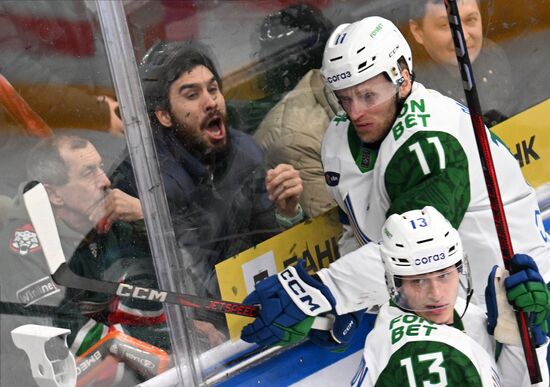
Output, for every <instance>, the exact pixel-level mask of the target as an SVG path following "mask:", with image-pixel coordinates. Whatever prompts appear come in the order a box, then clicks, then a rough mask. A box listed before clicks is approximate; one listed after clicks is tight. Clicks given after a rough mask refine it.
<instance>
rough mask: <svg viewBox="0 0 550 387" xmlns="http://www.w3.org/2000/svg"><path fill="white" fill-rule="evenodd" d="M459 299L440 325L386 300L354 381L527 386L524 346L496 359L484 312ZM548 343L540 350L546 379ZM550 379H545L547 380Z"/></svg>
mask: <svg viewBox="0 0 550 387" xmlns="http://www.w3.org/2000/svg"><path fill="white" fill-rule="evenodd" d="M464 306H465V301H464V300H463V299H461V298H459V299H457V304H456V308H455V323H454V324H453V325H452V326H450V325H439V324H435V323H432V322H430V321H428V320H425V319H423V318H422V317H419V316H417V315H415V314H413V313H407V312H404V311H403V310H401V309H399V308H397V307H396V306H393V305H392V304H390V303H386V304H384V306H382V308H381V310H380V312H379V313H378V317H377V319H376V324H375V326H374V329H373V330H372V332H371V333H370V334H369V335H368V336H367V339H366V342H365V349H364V352H363V358H362V360H361V363H360V365H359V368H358V370H357V373H356V374H355V376H354V377H353V379H352V381H351V384H352V385H353V386H356V387H359V386H362V387H367V386H392V387H393V386H402V387H416V386H427V385H429V386H470V387H475V386H491V387H500V386H506V387H512V386H513V387H519V386H529V385H531V384H530V383H529V375H528V372H527V367H526V365H525V360H524V358H522V356H523V354H522V349H521V347H513V346H508V345H505V346H503V349H502V352H501V353H500V355H499V357H498V361H496V362H495V342H494V339H493V337H492V336H489V334H488V333H487V330H486V329H485V326H486V319H485V315H484V313H483V312H482V311H481V309H480V308H478V307H476V306H475V305H471V304H470V305H469V307H468V309H467V311H466V313H465V314H464V316H463V317H462V319H461V318H460V317H459V314H458V313H457V312H461V311H463V310H464ZM546 349H547V345H543V346H541V347H539V348H538V349H537V354H538V358H539V359H540V361H539V363H540V366H541V367H542V368H541V371H542V375H543V377H544V378H547V375H548V372H547V365H546V362H545V359H546ZM547 382H548V381H547V379H544V380H543V384H541V385H548V384H547Z"/></svg>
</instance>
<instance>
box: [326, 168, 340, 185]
mask: <svg viewBox="0 0 550 387" xmlns="http://www.w3.org/2000/svg"><path fill="white" fill-rule="evenodd" d="M325 182H326V183H327V185H328V186H329V187H336V186H337V185H338V183H339V182H340V174H339V173H338V172H330V171H329V172H325Z"/></svg>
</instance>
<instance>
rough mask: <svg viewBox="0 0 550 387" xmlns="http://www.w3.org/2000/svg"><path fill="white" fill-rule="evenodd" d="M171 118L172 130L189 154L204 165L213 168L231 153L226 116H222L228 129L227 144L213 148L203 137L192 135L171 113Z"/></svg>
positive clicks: (227, 129) (227, 131)
mask: <svg viewBox="0 0 550 387" xmlns="http://www.w3.org/2000/svg"><path fill="white" fill-rule="evenodd" d="M170 117H171V118H172V122H173V123H174V125H173V126H172V129H173V130H174V132H175V134H176V137H177V138H178V140H179V141H180V143H181V144H182V145H183V147H184V148H185V149H186V150H187V151H188V152H189V153H191V154H192V155H193V156H194V157H196V158H197V159H199V160H200V161H202V162H203V163H205V164H208V165H211V166H213V165H214V164H215V163H216V161H217V160H223V159H224V158H225V157H226V155H227V154H228V153H229V148H230V143H231V141H230V138H231V134H230V131H229V128H228V127H227V119H226V116H224V115H222V116H221V119H222V120H223V122H224V125H225V128H226V133H225V143H222V142H219V143H216V144H214V145H213V146H210V145H208V144H207V143H206V142H205V141H204V140H203V139H202V137H200V136H196V135H193V134H190V133H189V131H188V130H187V128H186V126H185V125H183V124H182V123H181V122H179V121H178V119H177V118H176V117H175V116H174V115H173V114H172V113H170Z"/></svg>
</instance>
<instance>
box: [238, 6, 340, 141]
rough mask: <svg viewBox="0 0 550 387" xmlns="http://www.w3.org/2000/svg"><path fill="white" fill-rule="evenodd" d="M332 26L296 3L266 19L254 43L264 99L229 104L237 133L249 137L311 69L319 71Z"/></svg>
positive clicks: (311, 9) (316, 11)
mask: <svg viewBox="0 0 550 387" xmlns="http://www.w3.org/2000/svg"><path fill="white" fill-rule="evenodd" d="M331 30H332V23H331V22H330V20H328V19H327V18H326V17H325V16H324V15H323V13H322V12H321V11H320V10H319V9H318V8H316V7H315V6H313V5H310V4H307V3H298V4H294V5H290V6H288V7H286V8H284V9H281V10H279V11H277V12H274V13H271V14H269V15H267V16H266V17H265V18H264V19H263V20H262V22H261V23H260V24H259V26H258V29H257V32H256V33H257V35H254V37H253V39H255V40H259V43H260V51H259V57H260V63H261V71H262V73H261V74H260V75H259V76H258V83H259V89H260V90H261V92H262V93H263V95H264V97H263V98H261V99H257V100H254V101H252V102H251V101H243V103H239V102H238V101H235V100H233V101H231V102H230V104H231V106H232V107H235V108H236V110H237V111H238V116H239V120H240V123H239V125H240V126H239V129H241V130H243V131H245V132H247V133H250V132H253V131H255V130H256V129H257V128H258V125H259V123H260V122H261V120H262V119H263V118H264V117H265V115H266V114H267V112H268V111H269V110H270V109H271V108H272V107H273V106H274V105H275V104H276V103H277V102H278V101H279V100H280V99H281V98H282V97H283V96H284V95H285V93H287V92H288V91H290V90H292V89H293V88H294V87H295V86H296V84H297V83H298V81H299V80H300V79H302V77H303V76H304V75H305V74H306V73H307V72H308V71H309V70H311V69H318V68H320V67H321V61H322V58H323V50H324V48H325V41H326V39H327V38H328V36H329V35H330V32H331Z"/></svg>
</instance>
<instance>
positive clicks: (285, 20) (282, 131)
mask: <svg viewBox="0 0 550 387" xmlns="http://www.w3.org/2000/svg"><path fill="white" fill-rule="evenodd" d="M291 16H293V17H291ZM297 26H299V29H297ZM331 30H332V24H331V23H330V21H329V20H328V19H326V18H325V17H324V15H323V14H322V13H321V11H320V10H318V9H316V8H314V7H313V6H311V5H306V4H299V5H296V6H292V7H289V8H287V9H285V10H282V11H279V12H278V13H276V14H274V15H271V16H268V17H267V18H266V19H265V21H264V23H263V25H262V34H261V35H260V42H261V43H262V47H264V51H265V53H266V54H265V58H270V59H271V58H279V61H278V62H280V64H279V65H277V66H276V67H275V68H273V69H271V70H268V71H266V73H265V76H264V78H265V87H266V91H267V94H269V93H272V92H275V94H274V95H275V96H280V95H283V93H285V92H286V91H288V90H290V87H294V85H295V84H296V82H297V81H298V80H299V79H300V78H301V77H302V76H303V78H302V79H301V80H300V82H299V83H298V84H297V85H296V87H295V88H294V90H292V91H291V92H289V93H288V94H287V95H286V96H285V97H284V98H283V99H282V100H281V101H280V102H279V103H277V105H276V106H275V107H273V109H271V111H269V113H268V114H267V115H266V116H265V118H264V119H263V120H262V122H261V124H260V126H259V128H258V130H257V131H256V132H255V133H254V138H255V139H256V141H258V144H259V145H260V147H261V148H262V149H263V150H264V152H265V153H266V163H267V166H268V167H272V166H274V165H277V164H279V163H289V164H291V165H293V166H294V168H296V169H297V170H298V171H300V176H301V177H302V179H303V181H304V192H303V193H302V196H301V199H300V204H301V205H302V207H303V208H304V211H305V212H306V214H307V215H309V216H317V215H319V214H322V213H323V212H325V211H327V210H329V209H330V208H332V207H335V206H336V202H335V201H334V200H333V199H332V198H331V197H330V195H329V193H328V191H327V189H326V185H325V178H324V173H323V167H322V165H321V156H320V155H321V141H322V139H323V135H324V133H325V130H326V128H327V127H328V124H329V122H330V120H331V119H332V118H333V117H334V115H335V114H336V113H337V111H338V110H339V105H338V101H337V100H336V97H335V96H334V94H333V93H332V91H331V90H330V89H328V88H327V87H325V85H324V82H323V80H322V79H321V73H320V71H319V70H316V69H318V68H320V67H321V62H322V59H323V50H324V46H325V42H326V39H327V38H328V36H329V35H330V33H331ZM293 35H296V36H293ZM288 52H291V53H292V52H294V54H291V55H288ZM267 53H270V54H267ZM306 72H307V74H306ZM304 74H305V76H304Z"/></svg>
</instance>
